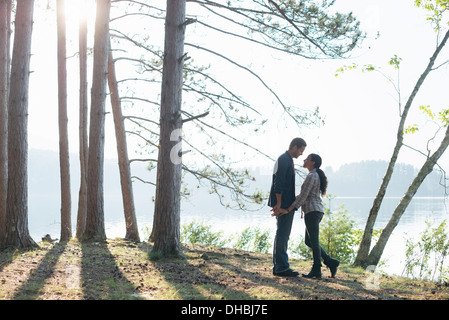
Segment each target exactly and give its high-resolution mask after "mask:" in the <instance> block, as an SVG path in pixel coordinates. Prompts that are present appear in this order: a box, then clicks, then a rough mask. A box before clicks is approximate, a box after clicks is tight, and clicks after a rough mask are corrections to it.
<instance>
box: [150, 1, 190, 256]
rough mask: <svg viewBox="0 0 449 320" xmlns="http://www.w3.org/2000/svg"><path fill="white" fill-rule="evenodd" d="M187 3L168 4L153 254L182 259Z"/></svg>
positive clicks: (172, 2)
mask: <svg viewBox="0 0 449 320" xmlns="http://www.w3.org/2000/svg"><path fill="white" fill-rule="evenodd" d="M184 21H185V0H167V16H166V20H165V52H164V65H163V75H162V92H161V116H160V147H159V156H158V165H157V185H156V201H155V209H154V222H153V231H152V234H151V239H152V240H153V241H154V246H153V253H156V254H158V255H161V256H171V255H179V254H180V253H181V246H180V206H181V201H180V191H181V167H182V166H181V160H180V157H179V154H178V151H179V149H178V147H179V144H180V139H181V128H182V119H181V113H180V112H181V102H182V95H181V93H182V86H183V66H184V57H183V54H184V29H185V28H184Z"/></svg>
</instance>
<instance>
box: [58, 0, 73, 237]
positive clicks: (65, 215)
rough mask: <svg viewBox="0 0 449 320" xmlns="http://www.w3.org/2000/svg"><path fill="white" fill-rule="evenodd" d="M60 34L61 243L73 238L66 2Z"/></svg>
mask: <svg viewBox="0 0 449 320" xmlns="http://www.w3.org/2000/svg"><path fill="white" fill-rule="evenodd" d="M56 16H57V19H56V20H57V34H58V105H59V108H58V110H59V115H58V116H59V165H60V178H61V237H60V240H61V241H69V240H70V238H72V221H71V207H72V204H71V202H72V200H71V194H70V161H69V135H68V131H67V130H68V129H67V123H68V118H67V67H66V56H67V54H66V51H67V50H66V26H65V0H58V1H57V2H56Z"/></svg>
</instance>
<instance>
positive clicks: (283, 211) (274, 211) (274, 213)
mask: <svg viewBox="0 0 449 320" xmlns="http://www.w3.org/2000/svg"><path fill="white" fill-rule="evenodd" d="M271 212H272V214H271V216H272V217H277V216H282V215H284V214H287V213H289V211H288V210H286V209H282V208H281V207H278V206H275V207H274V208H273V209H271Z"/></svg>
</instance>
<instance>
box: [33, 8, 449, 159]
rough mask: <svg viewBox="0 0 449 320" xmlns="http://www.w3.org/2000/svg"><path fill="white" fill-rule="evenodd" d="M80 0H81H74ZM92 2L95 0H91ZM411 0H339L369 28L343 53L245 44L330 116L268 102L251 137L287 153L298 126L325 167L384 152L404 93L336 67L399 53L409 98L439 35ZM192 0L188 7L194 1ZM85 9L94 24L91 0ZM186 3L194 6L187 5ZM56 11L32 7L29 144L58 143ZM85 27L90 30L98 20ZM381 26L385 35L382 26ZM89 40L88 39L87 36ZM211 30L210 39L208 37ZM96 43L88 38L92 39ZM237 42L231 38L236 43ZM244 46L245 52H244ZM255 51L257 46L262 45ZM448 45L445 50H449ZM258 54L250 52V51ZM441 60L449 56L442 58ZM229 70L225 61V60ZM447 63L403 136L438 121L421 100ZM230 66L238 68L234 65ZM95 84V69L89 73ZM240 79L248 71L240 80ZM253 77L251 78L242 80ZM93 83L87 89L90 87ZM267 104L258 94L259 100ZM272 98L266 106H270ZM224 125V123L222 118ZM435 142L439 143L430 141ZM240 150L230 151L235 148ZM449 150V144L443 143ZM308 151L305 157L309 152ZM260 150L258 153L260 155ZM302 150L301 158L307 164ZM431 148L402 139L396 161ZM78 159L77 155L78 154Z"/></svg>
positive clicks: (447, 94)
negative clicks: (299, 120) (300, 116)
mask: <svg viewBox="0 0 449 320" xmlns="http://www.w3.org/2000/svg"><path fill="white" fill-rule="evenodd" d="M76 2H77V3H78V1H76ZM68 3H69V6H70V8H69V10H70V12H71V15H70V18H68V22H67V23H68V40H69V44H68V55H69V59H68V74H69V93H68V99H69V115H70V118H69V119H70V120H69V136H70V141H69V146H70V149H71V151H72V152H74V153H76V152H78V100H77V99H78V92H79V91H78V90H79V89H78V80H77V77H74V76H72V75H76V74H77V72H78V71H77V68H78V60H77V56H73V55H74V54H75V52H76V46H77V41H78V39H77V25H76V24H77V20H76V19H77V12H76V10H77V7H76V6H73V3H74V2H72V1H68ZM91 3H94V1H91ZM413 3H414V1H413V0H395V1H391V0H364V1H360V0H337V5H338V8H339V10H340V11H342V12H347V11H352V12H353V13H354V15H355V16H356V17H358V19H359V20H360V21H361V29H362V30H364V31H365V32H367V35H368V38H367V39H366V40H365V41H364V42H363V43H362V46H361V48H358V49H357V50H355V51H354V52H353V53H352V58H350V59H346V60H306V59H301V58H298V57H290V58H289V57H285V58H280V57H279V56H277V55H276V54H275V53H271V54H268V55H266V56H263V57H261V56H260V55H255V54H254V49H253V51H251V50H250V49H249V50H246V51H243V50H241V48H239V49H240V50H239V51H238V52H240V55H241V56H240V58H242V60H243V61H246V62H247V63H252V62H254V65H256V66H259V67H260V73H261V74H262V75H264V79H266V82H267V83H269V85H270V86H272V87H273V88H275V91H276V92H277V94H278V95H279V96H281V97H282V99H283V100H284V101H287V102H289V103H291V104H295V105H299V106H301V108H310V109H315V107H317V106H318V107H319V108H320V113H321V115H322V116H324V117H325V125H324V126H321V127H319V128H298V127H296V126H291V125H289V126H287V127H285V126H284V125H283V123H284V122H283V121H282V118H283V117H285V115H283V114H282V112H281V111H280V109H279V108H277V109H273V111H270V110H267V112H268V114H270V112H271V114H270V116H271V117H272V118H273V119H276V121H277V122H276V121H274V122H268V124H267V127H265V128H264V129H265V130H266V133H265V134H264V135H263V136H261V135H253V136H248V137H247V138H246V139H247V140H248V142H251V143H254V144H257V145H259V146H261V148H263V151H264V152H265V153H267V154H269V155H270V156H271V157H272V158H277V156H279V155H280V154H281V153H283V152H284V151H285V150H286V149H287V147H288V144H289V142H290V141H291V139H292V138H294V137H297V136H301V137H303V138H304V139H305V140H306V141H307V143H308V147H307V149H306V152H305V155H306V154H308V153H311V152H315V153H318V154H320V155H321V156H322V158H323V167H327V166H331V167H333V168H338V167H339V166H341V165H342V164H345V163H351V162H358V161H363V160H386V161H388V160H389V158H390V156H391V153H392V151H393V146H394V144H395V141H396V138H395V137H396V132H397V127H398V123H399V109H398V103H397V101H396V100H397V97H398V94H397V92H395V90H394V88H393V86H392V84H391V83H389V82H388V81H387V80H386V79H385V78H384V77H383V76H382V75H381V74H380V73H378V72H373V73H362V72H361V71H360V70H354V71H347V72H346V73H345V74H343V75H340V76H339V77H335V72H336V70H337V69H338V68H340V67H342V66H344V65H351V64H353V63H357V64H359V65H365V64H373V65H375V66H377V67H380V70H382V72H384V73H385V74H386V75H388V76H390V77H392V78H393V79H395V80H396V79H397V72H396V71H395V70H394V68H392V67H391V66H389V65H388V61H389V60H390V58H391V57H392V56H393V55H395V54H396V55H398V56H399V57H401V58H402V62H401V69H400V75H399V77H400V78H399V79H400V89H401V90H400V93H401V101H402V104H403V105H404V104H405V101H406V99H407V98H408V96H409V94H410V92H411V90H412V88H413V86H414V85H415V83H416V81H417V79H418V77H419V76H420V75H421V73H422V72H423V71H424V69H425V67H426V65H427V63H428V61H429V58H430V56H431V55H432V54H433V52H434V49H435V45H436V33H435V31H434V30H433V29H432V27H431V25H430V23H429V22H427V21H426V14H427V13H426V12H424V11H423V9H419V8H416V7H414V5H413ZM188 8H189V7H188ZM88 11H89V12H90V15H89V19H90V23H91V26H92V23H93V19H94V16H93V12H94V6H93V5H92V6H91V7H90V8H89V9H88ZM188 13H189V12H188ZM54 21H55V19H54V17H53V16H52V15H51V14H49V13H48V12H47V13H45V12H44V10H43V9H42V8H36V9H35V23H34V30H33V40H32V41H33V42H32V45H33V47H32V51H33V54H32V58H31V68H32V71H33V72H32V74H31V78H30V99H29V101H30V105H29V147H30V148H36V149H45V150H55V151H57V150H58V127H57V125H58V122H57V81H56V75H57V72H56V29H55V28H54ZM89 32H90V33H91V34H90V35H92V33H93V28H92V27H91V28H90V30H89ZM378 32H379V37H377V33H378ZM90 41H91V42H92V40H90ZM208 41H210V39H204V43H207V42H208ZM90 44H91V45H92V43H90ZM232 46H233V42H230V43H229V44H227V47H228V48H231V49H232V50H234V51H236V50H235V48H233V47H232ZM245 52H246V53H247V54H245ZM257 52H258V51H257ZM448 54H449V48H446V49H445V50H444V51H443V52H442V53H441V56H443V57H447V56H448ZM253 60H254V61H253ZM439 61H440V63H441V62H443V61H445V60H444V58H443V59H440V60H439ZM223 70H224V71H223V72H226V67H223ZM448 72H449V70H448V66H442V67H441V68H439V69H438V70H436V71H434V72H433V73H432V74H431V76H430V77H429V78H428V79H427V80H426V82H425V84H424V86H423V87H422V90H421V91H420V93H419V95H418V96H417V97H416V99H415V103H414V106H413V111H412V112H411V114H410V120H409V121H408V122H407V124H406V125H411V124H415V123H416V124H418V125H419V127H420V131H419V133H417V134H415V135H409V136H407V137H406V143H407V144H410V145H411V146H413V147H415V148H418V149H420V150H425V148H426V143H427V140H428V139H429V137H431V136H432V135H433V134H434V132H435V129H436V126H435V125H434V124H432V123H431V122H429V121H427V120H426V118H425V117H423V116H422V113H420V112H419V111H417V110H418V106H419V105H421V104H423V105H431V107H432V108H433V110H435V111H437V110H439V109H440V108H447V107H448V106H447V101H448V100H449V99H448V98H449V90H447V80H446V79H447V77H448ZM229 76H232V74H230V75H229ZM88 80H89V86H90V85H91V76H90V78H89V79H88ZM242 81H243V80H242ZM241 86H243V87H244V88H247V91H248V92H249V93H252V96H251V95H250V97H249V99H254V101H255V102H256V104H257V103H259V102H258V100H257V99H258V90H260V85H259V87H257V85H254V86H255V87H253V84H246V83H241ZM245 86H247V87H245ZM89 90H90V89H89ZM260 103H261V104H262V102H260ZM268 108H269V107H268ZM217 125H219V123H218V124H217ZM106 135H107V137H109V138H108V139H107V141H106V149H105V153H106V157H108V158H115V157H116V150H115V144H114V139H115V136H114V131H113V126H112V117H108V118H107V127H106ZM434 149H435V148H434ZM239 152H240V151H239V150H238V149H236V150H235V151H234V153H235V154H232V151H231V152H230V153H231V154H230V155H229V156H230V157H235V158H238V157H239ZM447 153H449V152H447ZM304 158H305V157H304ZM259 160H260V161H259ZM302 160H303V158H302V157H301V158H299V159H298V160H296V163H297V164H302ZM424 160H425V158H424V157H423V156H421V155H419V154H417V153H416V152H415V151H411V150H409V149H407V148H403V150H402V151H401V154H400V158H399V161H400V162H404V163H409V164H412V165H414V166H417V167H418V166H420V165H421V164H422V163H423V162H424ZM72 161H73V160H72ZM256 164H257V165H259V164H260V165H262V166H266V167H270V166H271V165H272V163H271V162H270V161H266V160H263V159H253V161H252V162H251V165H256ZM440 164H441V165H442V167H443V168H444V167H446V168H449V156H448V155H447V154H446V155H445V156H444V158H442V159H441V161H440Z"/></svg>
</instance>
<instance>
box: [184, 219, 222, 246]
mask: <svg viewBox="0 0 449 320" xmlns="http://www.w3.org/2000/svg"><path fill="white" fill-rule="evenodd" d="M181 242H183V243H190V244H204V245H208V246H214V247H224V246H225V245H226V243H228V239H226V238H224V237H223V232H221V231H219V232H213V231H212V226H211V225H208V224H206V223H205V222H198V221H192V222H190V223H189V224H183V225H182V226H181Z"/></svg>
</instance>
